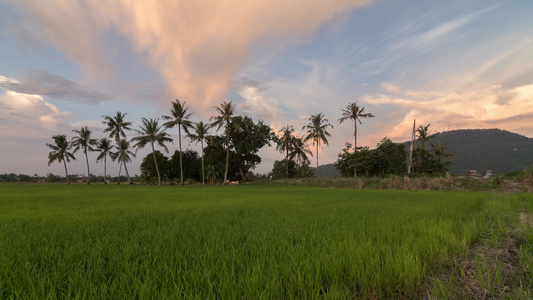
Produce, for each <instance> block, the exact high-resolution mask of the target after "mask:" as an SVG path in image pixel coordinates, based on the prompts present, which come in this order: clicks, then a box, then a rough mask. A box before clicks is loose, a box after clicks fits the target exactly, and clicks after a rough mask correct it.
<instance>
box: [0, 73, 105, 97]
mask: <svg viewBox="0 0 533 300" xmlns="http://www.w3.org/2000/svg"><path fill="white" fill-rule="evenodd" d="M0 88H2V89H5V90H9V91H14V92H17V93H21V94H34V95H41V96H46V97H50V98H53V99H57V100H68V101H74V102H78V103H91V104H98V103H100V102H103V101H106V100H110V99H111V97H110V96H108V95H105V94H102V93H100V92H98V91H96V90H94V89H92V88H90V87H87V86H83V85H81V84H79V83H77V82H74V81H71V80H68V79H65V78H63V77H61V76H58V75H54V74H51V73H49V72H47V71H40V70H32V71H29V72H28V73H27V74H26V75H24V76H23V77H22V78H21V79H20V81H17V80H14V79H10V78H7V77H5V76H0Z"/></svg>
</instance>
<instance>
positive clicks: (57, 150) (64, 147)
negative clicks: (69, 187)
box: [46, 134, 76, 184]
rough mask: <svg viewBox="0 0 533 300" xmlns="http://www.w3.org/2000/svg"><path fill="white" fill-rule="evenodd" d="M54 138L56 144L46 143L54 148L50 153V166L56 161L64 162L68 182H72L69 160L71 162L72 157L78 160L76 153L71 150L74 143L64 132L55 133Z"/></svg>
mask: <svg viewBox="0 0 533 300" xmlns="http://www.w3.org/2000/svg"><path fill="white" fill-rule="evenodd" d="M52 139H53V140H54V144H48V143H47V144H46V146H48V148H50V149H52V151H50V153H48V166H50V165H51V164H52V163H53V162H55V161H57V162H59V163H61V162H63V165H64V166H65V174H66V176H65V178H66V180H67V184H70V181H69V179H68V170H67V162H70V160H71V159H72V160H76V157H74V154H73V153H71V152H70V151H69V150H70V149H71V148H72V145H71V143H70V142H69V141H67V136H66V135H64V134H60V135H54V136H53V137H52Z"/></svg>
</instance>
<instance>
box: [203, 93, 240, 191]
mask: <svg viewBox="0 0 533 300" xmlns="http://www.w3.org/2000/svg"><path fill="white" fill-rule="evenodd" d="M214 108H215V110H216V111H217V113H218V115H217V116H214V117H211V118H210V119H209V121H211V122H212V124H213V126H217V130H219V129H220V128H221V127H222V126H224V127H225V136H226V171H225V172H224V184H226V182H227V180H228V170H229V151H230V149H229V147H230V146H229V141H230V125H231V121H232V119H233V117H234V116H235V113H236V111H235V105H233V103H231V101H230V102H225V101H224V102H222V104H220V106H218V107H217V106H215V107H214Z"/></svg>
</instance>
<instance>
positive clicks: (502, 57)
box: [0, 0, 533, 175]
mask: <svg viewBox="0 0 533 300" xmlns="http://www.w3.org/2000/svg"><path fill="white" fill-rule="evenodd" d="M532 15H533V2H531V1H526V0H523V1H488V0H479V1H423V0H420V1H418V0H412V1H392V0H391V1H387V0H382V1H380V0H376V1H362V0H361V1H359V0H356V1H336V2H332V1H317V2H314V3H313V2H309V1H303V0H292V1H275V0H273V1H248V2H246V3H242V1H220V2H218V3H213V2H212V1H201V0H200V1H194V2H190V1H156V0H145V1H126V0H124V1H120V0H116V1H107V2H105V4H102V2H101V1H96V0H85V1H71V2H68V3H64V1H59V0H57V1H56V0H52V1H46V2H39V1H25V0H0V56H1V57H2V59H1V60H0V135H1V137H0V139H1V142H0V152H1V153H2V159H1V160H0V173H9V172H14V173H26V174H34V173H37V174H41V175H45V174H47V173H50V172H51V173H54V174H63V169H62V166H61V165H59V164H54V165H52V166H50V167H49V166H48V165H47V162H48V159H47V155H48V151H49V150H48V148H47V147H46V146H45V144H46V143H47V142H51V137H52V136H53V135H56V134H66V135H67V136H68V137H69V138H71V137H72V136H73V134H74V133H73V132H72V130H73V129H79V128H81V127H82V126H89V128H90V129H91V130H92V131H93V135H94V137H95V138H100V137H104V136H105V135H104V134H103V132H102V130H103V127H102V124H101V120H102V115H114V114H115V113H116V112H117V111H121V112H125V113H127V117H128V119H129V120H130V121H133V122H136V123H140V120H141V117H158V116H161V115H163V114H168V113H169V109H170V105H171V102H172V101H173V100H174V99H176V98H179V99H180V100H182V101H186V102H187V104H189V105H190V106H191V109H192V110H193V111H194V113H195V114H194V116H193V120H194V121H200V120H203V121H207V120H208V118H209V117H210V116H212V115H213V114H214V109H213V106H217V105H219V104H220V103H221V102H222V101H233V102H234V103H235V104H237V105H238V111H239V113H240V114H243V115H248V116H251V117H253V118H256V119H258V118H260V119H263V120H265V121H266V122H267V123H269V124H270V125H271V126H272V127H273V128H274V129H275V130H276V131H277V130H279V129H280V128H281V127H282V126H285V125H287V124H290V125H293V126H294V127H295V128H296V129H301V128H302V126H303V125H305V124H306V123H307V119H308V117H309V116H310V115H312V114H317V113H319V112H321V113H323V114H324V115H325V116H326V118H328V120H329V122H330V123H331V124H332V125H334V128H333V129H332V130H331V134H332V137H331V138H330V144H329V146H327V147H323V148H322V149H321V150H320V153H319V159H320V164H325V163H332V162H334V161H335V160H336V157H337V154H338V153H339V152H340V151H341V149H342V148H343V147H344V145H345V143H347V142H351V141H352V140H353V136H352V134H353V127H352V124H349V123H348V124H346V123H343V124H340V125H339V124H338V121H337V120H338V119H339V118H340V117H341V108H344V107H345V106H346V105H347V104H348V103H350V102H353V101H356V100H357V101H358V103H359V104H360V105H362V106H364V107H365V109H366V111H368V112H372V113H373V114H374V115H375V116H376V117H375V118H373V119H366V120H363V124H362V125H360V126H359V130H358V143H359V145H367V146H369V147H371V148H373V147H375V145H376V144H377V143H378V142H379V141H380V140H381V139H382V138H383V137H385V136H387V137H389V138H391V139H393V140H394V141H396V142H402V141H405V140H408V139H409V137H410V128H411V126H412V122H413V119H414V118H416V120H417V123H418V124H427V123H431V128H432V129H433V130H435V131H445V130H449V129H457V128H459V129H468V128H472V129H473V128H495V127H497V128H502V129H506V130H510V131H513V132H517V133H519V134H522V135H525V136H528V137H533V59H531V58H532V54H533V35H532V30H531V28H533V18H531V16H532ZM169 132H170V133H171V134H172V135H174V136H176V135H177V131H176V130H175V129H172V130H170V131H169ZM133 136H134V133H131V134H130V137H133ZM188 144H189V142H188V141H185V143H184V145H185V147H190V148H192V149H197V148H196V147H195V145H194V144H191V145H190V146H188ZM176 148H177V142H176V143H174V145H170V149H171V151H174V150H175V149H176ZM312 149H314V147H312ZM147 153H148V150H140V151H139V153H138V158H137V159H136V160H135V161H134V162H133V165H134V167H132V168H131V169H132V170H135V172H133V173H139V171H138V165H139V164H140V161H141V158H142V157H144V156H145V155H146V154H147ZM81 155H82V154H79V155H78V157H79V160H78V161H76V162H74V163H71V164H70V168H71V172H72V173H75V174H76V173H80V174H83V173H84V172H85V165H84V163H83V160H82V159H80V158H81ZM261 155H262V157H263V163H262V164H261V165H260V166H259V167H258V169H256V171H258V172H262V173H263V172H268V171H269V170H270V169H271V168H272V163H273V161H274V160H277V159H282V158H283V155H282V154H280V153H277V152H276V151H275V148H274V147H272V148H270V149H266V148H265V149H263V150H262V151H261ZM90 159H92V160H93V161H94V160H95V159H96V154H95V153H91V154H90ZM313 165H314V163H313ZM100 169H103V166H102V165H101V164H98V165H97V164H96V163H93V164H92V167H91V171H92V172H93V173H96V174H101V173H102V172H103V170H100ZM116 169H117V168H116V166H113V168H111V169H110V171H111V173H113V172H115V173H116Z"/></svg>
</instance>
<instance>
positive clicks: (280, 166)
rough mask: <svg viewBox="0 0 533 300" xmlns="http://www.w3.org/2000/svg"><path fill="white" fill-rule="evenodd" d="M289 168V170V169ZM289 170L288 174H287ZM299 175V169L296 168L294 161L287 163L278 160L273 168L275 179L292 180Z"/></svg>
mask: <svg viewBox="0 0 533 300" xmlns="http://www.w3.org/2000/svg"><path fill="white" fill-rule="evenodd" d="M287 166H288V169H287ZM287 170H288V172H287ZM297 174H298V169H297V168H296V163H295V162H294V161H293V160H289V161H286V160H285V159H284V160H276V161H274V165H273V167H272V177H274V178H282V177H285V178H291V177H294V176H296V175H297Z"/></svg>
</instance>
